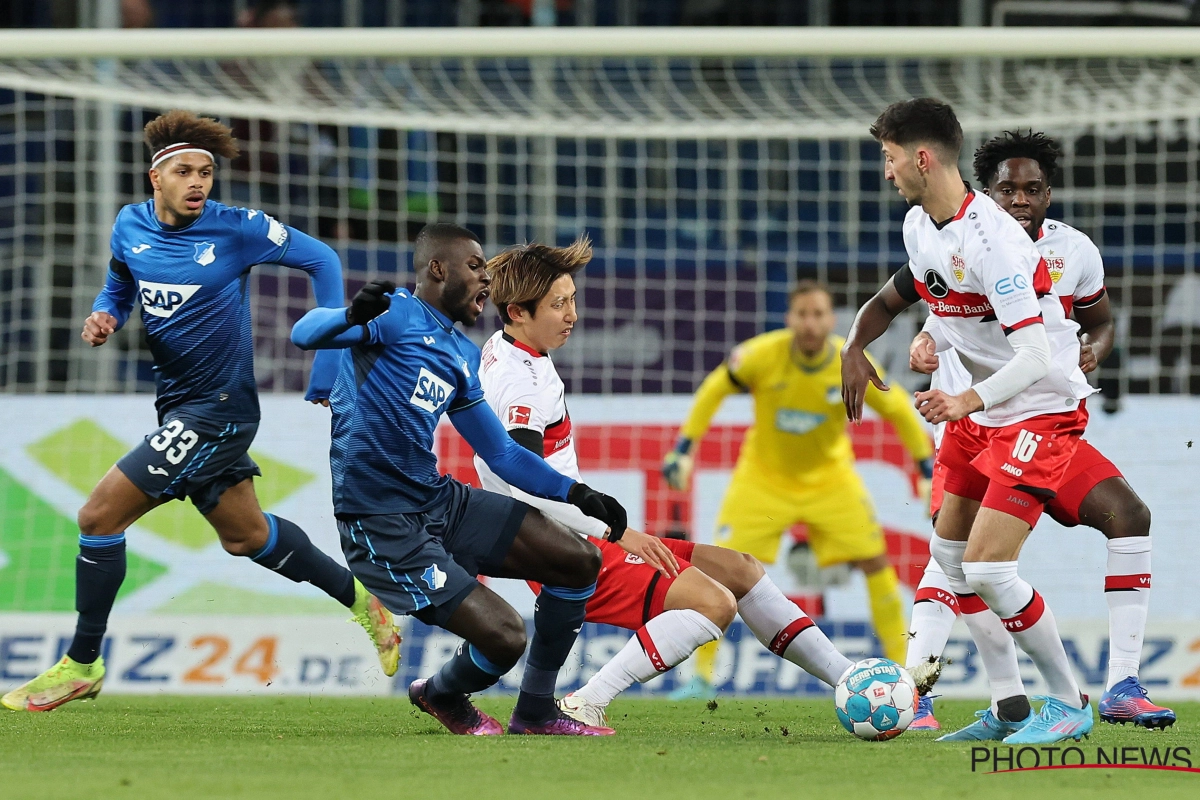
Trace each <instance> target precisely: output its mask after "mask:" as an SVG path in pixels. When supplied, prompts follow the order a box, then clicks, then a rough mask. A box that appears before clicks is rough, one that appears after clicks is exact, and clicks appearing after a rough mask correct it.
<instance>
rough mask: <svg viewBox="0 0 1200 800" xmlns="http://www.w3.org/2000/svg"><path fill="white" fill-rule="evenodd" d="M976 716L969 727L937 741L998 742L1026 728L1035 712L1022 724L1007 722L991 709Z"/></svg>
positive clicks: (977, 712) (979, 712) (1022, 721)
mask: <svg viewBox="0 0 1200 800" xmlns="http://www.w3.org/2000/svg"><path fill="white" fill-rule="evenodd" d="M975 716H976V717H978V719H976V720H975V721H974V722H972V723H971V724H970V725H968V726H967V727H965V728H963V729H962V730H958V731H955V732H954V733H947V734H946V735H945V736H939V737H938V738H937V739H936V740H935V741H939V742H998V741H1000V740H1001V739H1004V737H1005V736H1009V735H1011V734H1014V733H1016V732H1017V731H1019V730H1021V729H1022V728H1024V727H1025V726H1026V725H1028V724H1029V723H1030V722H1031V721H1032V720H1033V718H1034V717H1033V712H1032V711H1031V712H1029V716H1028V717H1026V718H1025V719H1023V720H1021V721H1020V722H1005V721H1004V720H1002V719H1000V718H999V717H997V716H996V715H995V714H993V713H992V710H991V709H990V708H987V709H984V710H983V711H976V712H975Z"/></svg>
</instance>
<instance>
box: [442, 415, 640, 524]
mask: <svg viewBox="0 0 1200 800" xmlns="http://www.w3.org/2000/svg"><path fill="white" fill-rule="evenodd" d="M448 416H449V417H450V421H451V422H452V423H454V427H455V428H456V429H457V430H458V432H459V433H461V434H462V435H463V438H464V439H466V440H467V444H469V445H471V447H472V449H474V450H475V452H476V453H478V454H479V457H480V458H482V459H483V462H484V463H485V464H487V465H488V467H489V468H491V470H492V472H494V473H496V475H497V476H498V477H499V478H500V479H501V480H502V481H504V482H505V483H507V484H509V485H511V486H515V487H517V488H518V489H520V490H521V491H523V492H527V493H529V494H531V495H533V496H535V497H544V498H546V499H547V500H558V501H561V502H567V503H570V504H571V505H573V506H575V507H576V508H578V509H579V510H580V511H582V512H583V513H584V514H587V515H588V516H589V517H594V518H595V519H598V520H601V521H602V522H604V524H606V525H607V526H608V527H609V528H610V529H611V530H610V532H609V535H608V539H609V541H612V542H615V541H618V540H619V539H620V538H621V537H622V536H624V535H625V529H626V527H627V526H628V515H627V514H626V513H625V509H624V508H623V507H622V506H621V504H620V503H618V502H617V501H616V500H614V499H613V498H611V497H609V496H608V495H606V494H604V493H602V492H597V491H596V490H595V489H592V488H591V487H589V486H587V485H586V484H583V483H579V482H577V481H574V480H572V479H570V478H568V477H567V476H566V475H563V474H561V473H559V472H558V471H556V470H554V469H553V468H551V467H550V465H549V464H547V463H546V462H545V461H543V460H542V459H541V458H539V457H538V456H535V455H534V454H533V453H531V452H529V451H528V450H526V449H525V448H524V447H521V445H519V444H517V443H516V442H514V441H513V439H512V437H511V436H509V434H508V431H506V430H504V426H503V425H501V424H500V420H499V419H497V418H496V414H495V412H494V411H492V409H491V407H490V406H488V404H487V403H485V402H483V399H482V398H480V399H479V400H478V401H477V402H475V403H472V404H471V405H468V406H466V407H464V408H460V409H458V410H454V411H450V412H449V414H448Z"/></svg>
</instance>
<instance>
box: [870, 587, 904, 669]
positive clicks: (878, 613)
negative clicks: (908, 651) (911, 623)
mask: <svg viewBox="0 0 1200 800" xmlns="http://www.w3.org/2000/svg"><path fill="white" fill-rule="evenodd" d="M866 577H867V592H868V594H870V597H871V622H872V623H874V625H875V635H876V636H878V637H879V641H880V642H881V643H882V644H883V652H884V655H886V656H887V657H888V658H890V659H891V660H892V661H895V662H896V663H898V664H903V663H904V651H905V642H904V632H905V627H906V623H905V622H904V601H903V599H902V598H901V597H900V579H899V578H897V577H896V570H894V569H893V568H892V566H891V565H890V564H889V565H888V566H886V567H884V568H883V569H881V570H879V571H878V572H872V573H871V574H870V575H867V576H866Z"/></svg>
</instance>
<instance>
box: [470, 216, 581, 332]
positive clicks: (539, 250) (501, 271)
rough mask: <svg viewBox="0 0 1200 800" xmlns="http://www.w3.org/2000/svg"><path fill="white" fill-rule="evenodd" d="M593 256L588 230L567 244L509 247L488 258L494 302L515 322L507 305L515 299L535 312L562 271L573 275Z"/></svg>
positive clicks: (497, 308)
mask: <svg viewBox="0 0 1200 800" xmlns="http://www.w3.org/2000/svg"><path fill="white" fill-rule="evenodd" d="M591 260H592V243H591V241H590V240H589V239H588V237H587V234H584V235H583V236H580V237H579V238H578V239H576V240H575V241H574V242H573V243H571V244H570V245H568V246H567V247H550V246H549V245H545V244H537V243H536V242H534V243H531V244H522V245H517V246H516V247H510V248H509V249H508V250H505V251H504V252H503V253H500V254H499V255H496V256H492V259H491V260H490V261H488V265H487V270H488V275H490V276H491V277H492V302H493V303H494V304H495V306H496V310H497V311H499V312H500V319H502V320H504V324H505V325H507V324H509V323H510V322H512V318H511V317H510V316H509V315H508V306H509V304H510V303H514V304H516V305H518V306H520V307H521V308H523V309H525V310H526V311H528V312H529V315H530V316H533V315H534V312H535V311H536V310H537V307H538V303H540V302H542V298H543V297H545V296H546V293H547V292H549V291H550V287H551V286H553V285H554V282H555V281H556V280H558V279H559V278H561V277H562V276H563V275H571V276H574V275H575V273H577V272H579V270H581V269H583V268H584V267H586V266H587V265H588V262H589V261H591Z"/></svg>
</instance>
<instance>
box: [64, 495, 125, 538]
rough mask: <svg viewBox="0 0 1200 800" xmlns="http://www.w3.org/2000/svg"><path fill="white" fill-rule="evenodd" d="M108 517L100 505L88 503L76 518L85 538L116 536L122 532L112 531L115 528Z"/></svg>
mask: <svg viewBox="0 0 1200 800" xmlns="http://www.w3.org/2000/svg"><path fill="white" fill-rule="evenodd" d="M107 517H108V515H107V514H105V513H104V509H103V508H102V507H100V505H99V504H98V503H92V502H90V501H89V502H87V503H85V504H84V506H83V508H81V509H79V513H78V514H77V515H76V517H75V522H76V524H77V525H78V526H79V532H80V533H82V534H83V535H84V536H116V535H117V534H119V533H121V531H114V530H111V529H112V528H113V527H115V526H114V525H113V524H112V522H111V520H109V519H107Z"/></svg>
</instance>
